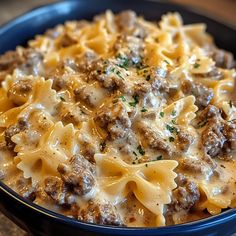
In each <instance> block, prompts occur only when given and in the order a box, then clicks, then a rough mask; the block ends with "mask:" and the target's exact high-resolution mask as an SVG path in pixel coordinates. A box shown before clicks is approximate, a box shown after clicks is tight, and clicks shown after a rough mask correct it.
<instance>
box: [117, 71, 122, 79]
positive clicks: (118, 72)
mask: <svg viewBox="0 0 236 236" xmlns="http://www.w3.org/2000/svg"><path fill="white" fill-rule="evenodd" d="M116 74H117V75H118V76H119V77H120V78H121V79H123V80H124V77H122V75H121V72H120V71H119V70H118V71H117V72H116Z"/></svg>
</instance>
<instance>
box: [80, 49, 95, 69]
mask: <svg viewBox="0 0 236 236" xmlns="http://www.w3.org/2000/svg"><path fill="white" fill-rule="evenodd" d="M97 57H98V56H97V54H96V53H95V52H93V51H86V52H85V53H84V54H83V55H82V56H80V57H77V58H76V62H77V66H78V69H79V70H80V71H81V72H89V71H91V70H92V69H93V65H94V64H93V62H94V61H95V60H97Z"/></svg>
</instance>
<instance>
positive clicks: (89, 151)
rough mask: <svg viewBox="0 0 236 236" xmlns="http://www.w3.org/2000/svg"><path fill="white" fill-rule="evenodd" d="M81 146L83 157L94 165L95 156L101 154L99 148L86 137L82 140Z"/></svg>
mask: <svg viewBox="0 0 236 236" xmlns="http://www.w3.org/2000/svg"><path fill="white" fill-rule="evenodd" d="M79 141H80V144H81V153H82V154H83V156H84V157H85V158H86V159H87V160H88V161H89V162H91V163H94V162H95V160H94V154H95V153H97V152H99V150H98V147H97V146H96V144H95V143H93V142H91V140H88V139H87V138H86V136H82V137H81V138H80V139H79Z"/></svg>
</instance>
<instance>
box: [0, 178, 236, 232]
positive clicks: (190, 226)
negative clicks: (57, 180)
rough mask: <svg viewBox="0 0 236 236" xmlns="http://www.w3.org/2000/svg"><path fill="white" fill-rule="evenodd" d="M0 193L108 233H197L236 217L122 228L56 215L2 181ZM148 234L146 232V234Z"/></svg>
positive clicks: (227, 215)
mask: <svg viewBox="0 0 236 236" xmlns="http://www.w3.org/2000/svg"><path fill="white" fill-rule="evenodd" d="M0 191H2V192H4V193H5V194H7V195H8V196H9V197H10V198H12V199H14V200H15V201H17V202H18V203H20V204H22V205H23V206H24V207H27V208H30V209H31V210H33V211H36V212H37V213H39V214H41V215H43V216H45V217H49V218H51V219H52V220H57V221H59V222H60V223H65V224H68V225H73V226H76V227H80V228H81V226H84V228H89V229H98V230H99V229H102V230H104V229H105V230H107V231H108V233H109V232H110V231H113V230H114V229H115V230H119V231H125V232H127V231H129V232H130V231H147V230H148V231H150V233H156V230H158V231H159V232H160V233H168V232H169V233H171V232H172V233H173V232H175V230H176V232H177V231H178V232H181V231H180V230H181V229H182V230H184V232H195V231H198V230H200V229H203V228H209V227H211V226H216V225H218V224H221V223H222V221H223V220H224V221H226V220H231V219H232V218H234V217H235V215H236V208H232V209H228V210H226V211H224V212H222V213H220V214H218V215H214V216H209V217H207V218H204V219H200V220H196V221H191V222H188V223H182V224H177V225H170V226H158V227H121V226H112V225H99V224H95V223H88V222H84V221H80V220H76V219H74V218H70V217H68V216H65V215H63V214H60V213H56V212H54V211H52V210H49V209H47V208H44V207H42V206H40V205H37V204H36V203H33V202H31V201H29V200H27V199H25V198H24V197H22V196H20V195H19V194H18V193H17V192H15V191H14V190H13V189H11V188H10V187H8V186H7V185H6V184H5V183H3V182H2V181H0ZM145 233H146V232H145Z"/></svg>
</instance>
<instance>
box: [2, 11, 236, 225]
mask: <svg viewBox="0 0 236 236" xmlns="http://www.w3.org/2000/svg"><path fill="white" fill-rule="evenodd" d="M235 77H236V72H235V62H234V58H233V56H232V54H231V53H229V52H226V51H224V50H221V49H218V48H217V47H216V46H215V44H214V42H213V39H212V37H211V36H210V35H208V33H206V26H205V25H204V24H192V25H184V24H183V22H182V18H181V16H180V15H179V14H178V13H168V14H166V15H164V16H163V17H162V19H161V21H160V22H158V23H157V22H149V21H146V20H145V19H144V18H142V17H138V16H137V15H136V14H135V13H134V12H133V11H123V12H120V13H119V14H117V15H115V14H113V13H112V12H111V11H109V10H108V11H106V13H105V14H102V15H99V16H96V17H95V18H94V20H93V21H91V22H88V21H84V20H81V21H70V22H66V23H65V24H64V25H58V26H56V27H55V28H54V29H51V30H48V31H47V32H46V33H45V34H43V35H38V36H36V37H35V39H33V40H30V41H29V42H28V47H26V48H23V47H21V46H18V47H17V48H16V50H15V51H9V52H6V53H5V54H4V55H2V56H0V80H1V87H0V95H1V96H0V131H1V132H0V179H1V180H2V181H3V182H4V183H6V184H7V185H8V186H10V187H11V188H12V189H14V190H15V191H16V192H17V193H19V194H20V195H21V196H23V197H25V198H27V199H29V200H31V201H33V202H34V203H36V204H39V205H41V206H43V207H45V208H48V209H50V210H53V211H56V212H59V213H61V214H64V215H66V216H69V217H73V218H76V219H78V220H82V221H86V222H91V223H96V224H104V225H116V226H129V227H133V226H134V227H153V226H154V227H155V226H164V225H173V224H179V223H184V222H189V221H193V220H197V219H201V218H205V217H208V216H210V215H215V214H219V213H220V212H221V211H222V210H223V209H227V208H233V207H235V203H236V196H235V194H236V184H235V183H236V177H235V174H234V172H235V170H236V163H235V151H236V102H235V98H234V96H233V94H234V92H235Z"/></svg>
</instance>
